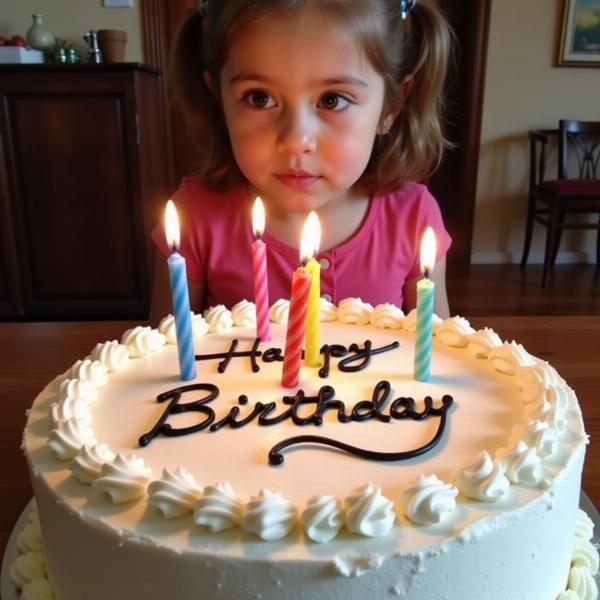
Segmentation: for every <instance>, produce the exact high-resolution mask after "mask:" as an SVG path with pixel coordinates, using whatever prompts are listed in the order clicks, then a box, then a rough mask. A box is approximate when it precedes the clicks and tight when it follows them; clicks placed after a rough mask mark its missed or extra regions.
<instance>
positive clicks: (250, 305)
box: [231, 300, 256, 327]
mask: <svg viewBox="0 0 600 600" xmlns="http://www.w3.org/2000/svg"><path fill="white" fill-rule="evenodd" d="M231 317H232V318H233V324H234V325H235V326H236V327H256V304H254V302H248V300H241V301H240V302H238V303H237V304H236V305H234V306H233V307H232V308H231Z"/></svg>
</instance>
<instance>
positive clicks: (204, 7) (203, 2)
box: [198, 0, 208, 19]
mask: <svg viewBox="0 0 600 600" xmlns="http://www.w3.org/2000/svg"><path fill="white" fill-rule="evenodd" d="M198 12H199V13H200V14H201V15H202V18H203V19H206V17H207V16H208V0H200V1H199V2H198Z"/></svg>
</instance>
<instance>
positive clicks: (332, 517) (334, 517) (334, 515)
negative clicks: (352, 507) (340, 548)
mask: <svg viewBox="0 0 600 600" xmlns="http://www.w3.org/2000/svg"><path fill="white" fill-rule="evenodd" d="M300 519H301V520H302V523H303V525H304V531H305V532H306V535H307V536H308V537H309V538H310V539H311V540H312V541H313V542H318V543H320V544H322V543H324V542H329V541H330V540H332V539H333V538H334V537H335V536H336V535H337V534H338V533H339V532H340V530H341V528H342V526H343V525H344V514H343V512H342V503H341V502H340V501H339V500H338V499H337V498H336V497H335V496H313V497H312V498H310V499H309V501H308V506H307V507H306V509H305V510H304V511H303V512H302V515H301V516H300Z"/></svg>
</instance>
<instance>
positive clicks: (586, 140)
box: [558, 120, 600, 179]
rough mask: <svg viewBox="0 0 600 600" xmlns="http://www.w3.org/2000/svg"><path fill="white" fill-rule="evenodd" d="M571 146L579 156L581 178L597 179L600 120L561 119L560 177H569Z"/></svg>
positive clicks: (559, 138)
mask: <svg viewBox="0 0 600 600" xmlns="http://www.w3.org/2000/svg"><path fill="white" fill-rule="evenodd" d="M569 147H571V148H572V149H573V151H574V153H575V156H576V157H577V165H578V167H579V179H596V178H597V177H598V163H599V162H600V121H569V120H561V121H559V136H558V178H559V179H566V177H567V173H568V164H569Z"/></svg>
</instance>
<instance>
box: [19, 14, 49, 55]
mask: <svg viewBox="0 0 600 600" xmlns="http://www.w3.org/2000/svg"><path fill="white" fill-rule="evenodd" d="M31 16H32V18H33V25H32V26H31V27H30V28H29V29H28V30H27V32H26V34H25V37H26V39H27V43H28V44H29V45H30V46H31V47H32V48H34V49H35V50H43V51H44V52H47V51H48V50H50V49H51V48H52V44H54V36H53V35H52V34H51V33H50V32H49V31H48V30H47V29H46V28H45V27H44V17H43V16H42V15H38V14H33V15H31Z"/></svg>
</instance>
